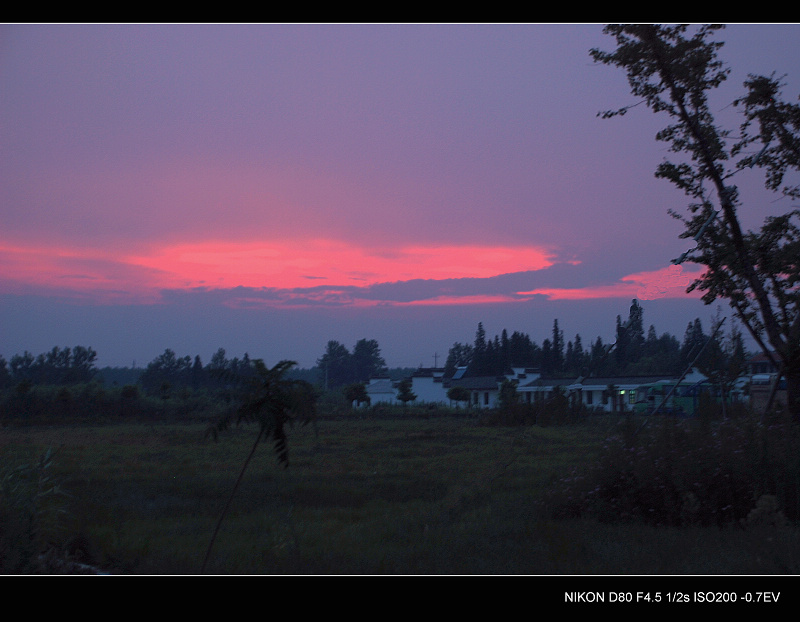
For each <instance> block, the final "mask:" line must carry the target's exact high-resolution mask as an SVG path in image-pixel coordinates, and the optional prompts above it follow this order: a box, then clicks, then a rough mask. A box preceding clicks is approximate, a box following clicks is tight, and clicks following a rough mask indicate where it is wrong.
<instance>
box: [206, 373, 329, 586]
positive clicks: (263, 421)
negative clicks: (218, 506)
mask: <svg viewBox="0 0 800 622" xmlns="http://www.w3.org/2000/svg"><path fill="white" fill-rule="evenodd" d="M294 365H296V363H295V362H294V361H281V362H280V363H278V364H277V365H275V366H274V367H272V368H268V367H267V366H266V365H265V364H264V361H262V360H260V359H258V360H255V361H254V368H255V374H254V375H253V376H252V378H251V379H250V383H249V387H248V389H247V390H246V392H245V394H244V397H243V400H242V404H241V406H240V407H239V409H238V410H237V411H236V412H237V414H238V417H237V421H236V422H237V424H240V423H243V422H244V423H253V422H255V423H257V424H258V428H259V429H258V434H257V435H256V438H255V442H254V443H253V447H252V449H251V450H250V453H249V454H248V455H247V458H246V459H245V461H244V464H243V465H242V470H241V471H240V472H239V477H238V478H237V479H236V483H235V484H234V486H233V490H232V491H231V495H230V497H229V498H228V501H227V503H226V504H225V507H224V508H223V510H222V514H221V515H220V517H219V520H218V521H217V526H216V528H215V529H214V534H213V535H212V536H211V541H210V542H209V545H208V550H207V551H206V557H205V559H204V560H203V567H202V570H201V574H202V573H203V572H205V569H206V565H207V564H208V559H209V557H210V555H211V548H212V547H213V545H214V541H215V540H216V537H217V533H218V532H219V528H220V526H221V525H222V521H223V520H224V518H225V515H226V514H227V512H228V508H229V507H230V504H231V502H232V501H233V498H234V496H235V495H236V491H237V490H238V488H239V484H240V483H241V481H242V478H243V477H244V473H245V471H246V470H247V466H248V465H249V464H250V460H251V459H252V458H253V456H254V455H255V452H256V449H257V448H258V445H259V444H260V442H261V441H262V439H265V438H271V439H272V440H273V442H274V447H275V453H276V455H277V458H278V462H279V463H280V464H282V465H283V466H284V468H286V467H288V466H289V450H288V445H287V440H286V426H287V425H290V424H291V423H292V422H293V421H294V420H295V419H297V420H299V421H300V423H301V424H302V425H305V424H307V423H309V422H315V421H316V417H315V414H316V408H315V401H316V399H315V396H314V392H313V389H312V387H311V385H310V384H309V383H308V382H305V381H303V380H291V379H287V378H286V377H285V375H286V372H288V371H289V370H290V369H291V368H292V367H293V366H294ZM233 418H234V417H233V413H230V414H228V415H227V416H225V417H223V418H221V419H220V420H218V421H217V422H215V423H214V424H212V425H211V426H210V427H209V428H208V430H207V431H206V437H209V436H211V437H213V438H214V440H217V438H218V435H219V433H220V432H222V431H224V430H227V429H228V428H229V427H230V425H231V422H232V420H233Z"/></svg>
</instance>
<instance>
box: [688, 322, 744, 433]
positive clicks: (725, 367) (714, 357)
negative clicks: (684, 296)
mask: <svg viewBox="0 0 800 622" xmlns="http://www.w3.org/2000/svg"><path fill="white" fill-rule="evenodd" d="M722 321H723V318H722V317H721V314H720V312H719V310H718V311H717V317H716V318H715V319H714V324H713V328H712V333H711V334H712V335H714V337H713V338H712V339H711V341H710V342H709V343H708V345H707V346H706V349H705V350H704V351H703V352H702V354H701V356H700V357H699V358H698V359H697V368H698V369H699V370H700V373H702V374H703V375H704V376H706V377H707V378H708V380H709V382H711V384H712V385H715V386H716V387H717V388H718V389H719V392H720V397H721V398H722V400H721V401H722V415H723V417H724V416H726V414H727V410H726V407H727V402H728V400H729V398H730V394H731V392H732V390H733V388H734V386H735V385H736V381H737V380H738V379H739V377H740V376H741V375H742V374H743V373H744V372H745V370H746V369H747V356H746V353H745V349H744V342H743V341H742V332H741V331H740V330H739V329H738V328H737V327H736V326H733V327H732V328H731V329H730V331H729V332H728V334H727V336H723V337H722V338H719V337H717V336H716V334H717V332H718V330H719V327H720V326H721V325H722Z"/></svg>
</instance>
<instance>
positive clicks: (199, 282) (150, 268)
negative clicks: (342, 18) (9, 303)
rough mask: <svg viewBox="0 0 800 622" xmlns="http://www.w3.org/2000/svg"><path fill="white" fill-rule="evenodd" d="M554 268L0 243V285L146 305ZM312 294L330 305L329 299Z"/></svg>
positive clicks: (323, 253) (512, 253) (423, 253)
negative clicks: (235, 291) (238, 291)
mask: <svg viewBox="0 0 800 622" xmlns="http://www.w3.org/2000/svg"><path fill="white" fill-rule="evenodd" d="M552 264H553V257H552V255H551V254H550V253H549V252H548V251H546V250H544V249H541V248H535V247H503V246H455V245H450V246H422V245H417V246H399V247H397V248H393V249H386V248H383V247H382V248H380V249H374V248H370V247H368V246H357V245H353V244H347V243H344V242H340V241H336V240H326V239H311V240H303V239H295V240H291V239H282V240H277V241H269V242H243V243H234V242H202V243H200V242H198V243H191V244H188V243H182V244H167V245H162V246H158V247H154V248H153V249H147V250H146V251H145V252H137V253H128V252H124V251H123V252H120V253H119V254H114V253H112V252H110V251H106V250H103V251H101V250H96V249H85V248H66V247H57V246H56V247H54V246H37V247H32V246H29V247H26V246H19V245H14V246H12V245H0V283H3V284H4V285H3V287H4V288H5V289H6V290H7V291H8V290H13V291H18V290H19V288H20V287H26V288H30V287H39V288H44V289H47V290H50V291H52V290H54V289H56V290H63V291H70V290H71V291H74V293H75V295H79V296H92V295H95V296H98V297H104V298H105V299H108V298H109V297H112V293H113V294H114V295H116V296H118V297H126V298H136V297H139V298H142V299H143V300H146V301H152V299H153V298H154V297H157V293H158V292H159V291H160V290H165V289H174V290H182V289H191V288H206V289H232V288H236V287H246V288H269V289H275V290H280V291H282V292H284V295H283V296H282V301H283V303H284V304H291V302H292V301H291V298H292V294H291V292H292V290H296V289H300V290H307V289H308V288H311V287H314V288H320V287H325V288H326V289H328V290H329V289H330V288H336V287H340V288H352V287H367V286H370V285H374V284H376V283H392V282H402V281H410V280H416V279H423V280H441V279H460V278H476V279H480V278H490V277H494V276H498V275H501V274H508V273H512V272H521V271H530V270H541V269H543V268H547V267H549V266H551V265H552ZM310 295H311V294H309V293H308V292H307V291H304V292H303V293H302V295H301V297H302V298H303V299H304V300H307V301H308V300H309V296H310ZM315 295H318V296H321V297H322V298H325V297H326V296H327V297H328V298H329V297H330V295H331V294H330V293H328V294H322V293H317V294H315ZM351 296H352V295H351ZM340 300H342V301H343V300H344V299H340ZM273 303H277V300H276V301H273ZM273 303H271V304H273ZM351 303H352V304H355V302H354V301H352V300H351ZM261 304H263V302H262V303H261Z"/></svg>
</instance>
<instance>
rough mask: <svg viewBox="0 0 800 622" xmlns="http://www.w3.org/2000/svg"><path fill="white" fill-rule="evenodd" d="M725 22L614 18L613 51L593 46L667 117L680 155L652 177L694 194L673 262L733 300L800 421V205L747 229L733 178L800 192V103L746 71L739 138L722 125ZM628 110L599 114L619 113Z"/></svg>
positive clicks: (667, 132)
mask: <svg viewBox="0 0 800 622" xmlns="http://www.w3.org/2000/svg"><path fill="white" fill-rule="evenodd" d="M721 28H723V26H721V25H702V26H697V27H695V30H694V34H692V35H691V36H688V34H687V33H688V30H689V26H687V25H678V26H662V25H655V24H632V25H608V26H606V27H605V29H604V32H605V33H606V34H608V35H611V36H613V37H615V39H616V43H617V47H616V50H615V51H613V52H604V51H601V50H598V49H592V50H591V52H590V53H591V55H592V57H593V58H594V60H595V61H596V62H600V63H603V64H607V65H613V66H617V67H619V68H621V69H623V70H624V71H625V72H626V74H627V77H628V83H629V85H630V87H631V92H632V94H633V95H635V96H637V97H641V98H642V99H643V101H644V103H645V104H646V105H647V107H649V108H650V109H651V110H652V111H653V112H656V113H664V114H666V115H667V116H669V117H670V118H671V125H668V126H667V127H666V128H664V129H663V130H661V131H660V132H659V133H658V134H657V135H656V139H657V140H659V141H664V142H666V143H669V144H670V149H671V151H673V152H674V153H676V154H682V155H683V156H684V157H683V158H682V159H681V161H678V162H672V161H665V162H663V163H661V164H660V165H659V166H658V168H657V170H656V177H659V178H663V179H667V180H668V181H670V182H671V183H673V184H674V185H675V186H676V187H677V188H679V189H680V190H682V191H683V192H684V193H685V194H686V195H687V196H688V197H689V199H690V201H691V203H690V204H689V207H688V210H689V213H688V215H681V214H677V213H675V212H671V214H672V216H674V217H675V218H677V219H678V220H680V221H681V222H682V223H683V224H684V227H685V230H684V232H683V233H682V234H681V237H683V238H693V239H694V243H695V247H694V248H692V249H691V250H689V251H687V252H686V253H684V254H683V255H682V256H681V257H680V258H678V259H676V260H675V262H676V263H680V262H682V261H691V262H693V263H696V264H699V265H702V266H704V267H705V268H706V269H705V271H704V272H703V274H702V276H700V277H699V278H698V279H696V280H695V281H694V282H693V283H692V284H691V285H690V286H689V288H688V291H693V290H695V289H697V290H699V291H701V292H704V293H703V297H702V299H703V301H704V302H705V303H706V304H710V303H711V302H713V301H714V300H716V299H717V298H722V299H725V300H727V301H728V302H729V303H730V305H731V307H732V309H733V311H734V313H735V314H736V316H737V317H738V318H739V320H740V321H741V322H742V324H743V325H744V326H745V327H746V328H747V330H748V332H749V333H750V334H751V335H752V337H753V338H754V339H755V341H756V343H758V345H759V347H760V348H761V349H762V350H763V351H764V353H765V354H766V355H767V356H768V357H769V358H770V359H772V360H773V362H775V363H776V364H778V365H780V367H781V370H782V373H783V375H784V376H785V377H786V380H787V402H788V404H787V406H788V408H789V410H790V412H791V413H792V414H793V415H794V417H795V418H798V419H800V304H798V303H800V292H799V291H798V283H800V261H798V257H800V227H798V225H797V221H798V220H799V219H800V210H797V209H794V210H791V211H789V212H788V213H786V214H784V215H782V216H771V217H768V218H767V219H766V220H765V222H764V224H763V226H762V227H761V229H760V230H759V231H745V230H743V228H742V225H741V223H740V221H739V217H738V215H737V210H738V209H739V208H740V207H741V199H740V195H739V192H738V189H737V187H736V186H735V185H733V184H732V183H731V179H732V178H733V177H734V176H735V175H736V174H737V173H740V172H741V171H743V170H745V169H749V168H754V167H758V168H760V169H762V170H763V171H764V173H765V187H766V188H767V189H768V190H770V191H773V192H776V193H779V194H781V195H783V196H786V197H793V198H797V197H798V196H800V187H798V186H784V176H785V174H786V173H787V172H790V171H792V172H796V171H798V170H800V106H798V105H797V104H788V103H784V102H782V101H781V100H780V96H781V88H782V86H783V84H782V83H781V81H780V80H779V79H776V78H775V77H774V75H773V76H769V77H765V76H754V75H750V76H749V77H748V80H747V81H745V82H744V87H745V89H746V92H745V95H744V96H742V97H741V98H740V99H737V100H735V101H734V102H733V104H734V107H740V106H741V107H743V108H742V113H743V115H744V121H743V122H742V124H741V127H740V130H741V135H740V137H739V138H738V140H737V141H736V142H733V141H732V140H731V136H732V132H731V131H730V130H726V129H722V128H720V127H718V126H717V124H716V121H715V119H714V116H713V114H712V112H711V108H710V106H709V101H708V96H709V92H710V91H711V90H712V89H715V88H717V87H718V86H719V85H720V84H721V83H722V82H724V81H725V80H726V79H727V77H728V75H729V73H730V70H729V69H727V68H725V67H724V66H723V63H722V62H721V61H720V60H719V59H718V58H717V52H718V50H719V49H720V48H721V47H722V45H723V44H722V43H721V42H718V41H712V40H711V37H712V35H713V34H714V33H716V31H718V30H719V29H721ZM631 107H632V106H627V107H624V108H622V109H619V110H616V111H608V112H605V113H601V114H602V116H604V117H613V116H616V115H622V114H625V113H626V112H627V111H628V110H629V109H630V108H631ZM756 143H760V144H762V145H763V147H762V148H761V150H760V151H759V152H758V153H757V154H751V155H742V154H744V149H745V148H747V147H750V146H752V145H753V144H756ZM737 157H739V159H738V160H735V158H737Z"/></svg>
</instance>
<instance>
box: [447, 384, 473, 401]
mask: <svg viewBox="0 0 800 622" xmlns="http://www.w3.org/2000/svg"><path fill="white" fill-rule="evenodd" d="M447 399H449V400H450V401H452V402H456V405H457V404H458V402H469V401H470V399H472V393H470V390H469V389H466V388H464V387H459V386H455V387H450V388H449V389H447Z"/></svg>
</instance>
